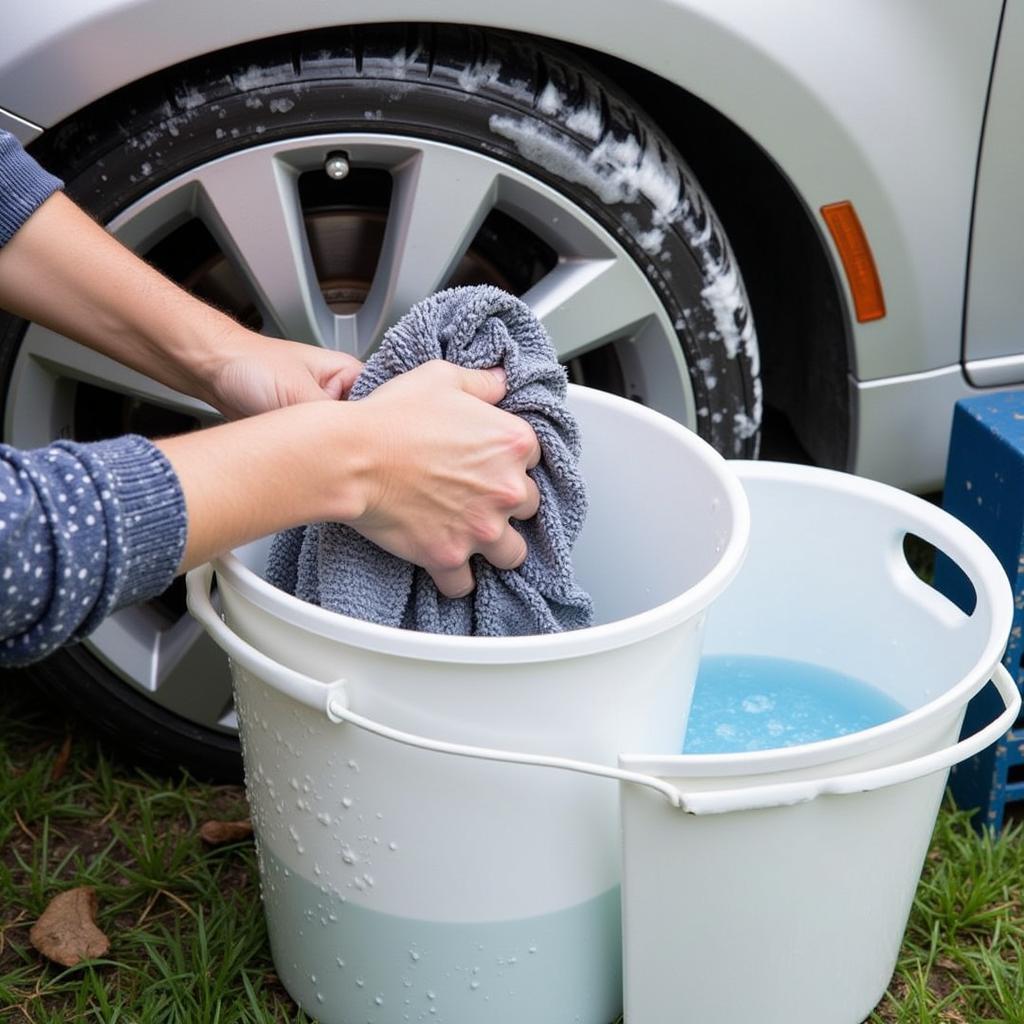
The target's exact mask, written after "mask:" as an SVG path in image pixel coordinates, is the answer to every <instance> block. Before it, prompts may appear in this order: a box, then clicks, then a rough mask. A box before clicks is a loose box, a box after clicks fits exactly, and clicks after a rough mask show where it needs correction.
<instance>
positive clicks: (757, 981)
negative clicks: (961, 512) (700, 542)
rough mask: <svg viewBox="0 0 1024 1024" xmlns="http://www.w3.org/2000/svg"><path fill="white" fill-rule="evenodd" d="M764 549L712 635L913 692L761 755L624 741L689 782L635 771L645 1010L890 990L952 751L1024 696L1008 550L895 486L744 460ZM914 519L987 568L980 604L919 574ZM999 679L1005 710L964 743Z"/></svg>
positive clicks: (813, 1017) (683, 1018)
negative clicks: (847, 729) (1006, 663)
mask: <svg viewBox="0 0 1024 1024" xmlns="http://www.w3.org/2000/svg"><path fill="white" fill-rule="evenodd" d="M732 465H733V466H734V467H735V468H736V470H737V473H738V474H739V476H740V479H741V480H742V481H743V484H744V487H745V488H746V491H747V494H748V497H749V498H750V503H751V522H752V529H751V542H750V552H749V554H748V557H747V560H746V562H745V564H744V567H743V569H742V571H741V573H740V575H739V576H738V578H737V579H736V581H735V582H734V583H733V584H732V586H731V587H730V588H729V590H728V591H727V592H726V593H725V594H723V595H722V598H721V599H720V601H719V602H717V603H716V607H715V615H714V616H713V617H712V619H711V622H710V624H709V629H708V632H707V636H706V638H705V653H706V654H733V655H737V654H738V655H762V656H767V657H775V658H795V659H798V660H801V661H805V662H810V663H812V664H817V665H819V666H821V667H823V668H826V669H831V670H835V671H838V672H842V673H844V674H846V675H849V676H853V677H855V678H858V679H861V680H864V681H865V682H868V683H870V684H871V685H873V686H875V687H877V688H878V689H880V690H881V691H883V692H884V693H885V694H887V695H888V696H890V697H892V698H894V699H895V700H896V701H897V702H899V703H900V704H901V705H903V706H904V707H906V708H907V709H908V710H907V712H906V713H905V714H903V715H901V716H899V717H898V718H895V719H893V720H892V721H890V722H887V723H885V724H883V725H880V726H877V727H875V728H873V729H866V730H863V731H861V732H855V733H852V734H850V735H847V736H842V737H839V738H837V739H832V740H827V741H823V742H819V743H811V744H806V745H803V746H795V747H790V748H779V749H774V750H764V751H757V752H751V753H738V754H711V755H694V756H686V755H685V754H682V755H675V756H665V757H656V756H655V757H652V756H649V755H639V756H624V757H622V758H621V759H620V763H621V764H622V765H623V767H625V768H627V769H629V770H631V771H634V772H644V773H649V774H651V775H653V776H655V777H657V778H658V779H659V781H660V782H661V783H662V784H663V785H667V786H671V787H675V788H676V789H677V790H678V791H679V792H678V793H677V796H678V798H679V799H680V801H681V803H682V806H683V808H685V810H687V811H689V812H690V813H680V811H679V809H677V808H676V807H673V806H671V805H670V804H669V803H668V802H667V801H666V800H665V799H663V798H662V797H661V796H660V795H658V794H657V793H655V792H652V791H651V789H650V788H647V787H641V786H636V785H628V784H627V785H624V786H623V787H622V807H623V833H624V846H623V850H624V868H623V879H624V881H623V907H624V910H623V914H624V918H623V930H624V937H625V978H626V999H625V1003H626V1019H627V1021H628V1022H629V1024H753V1022H755V1021H756V1022H757V1024H860V1022H861V1021H863V1020H864V1019H865V1018H866V1017H867V1016H868V1015H869V1014H870V1012H871V1010H872V1008H873V1007H874V1006H875V1004H876V1003H877V1002H878V1000H879V999H880V998H881V997H882V995H883V994H884V993H885V990H886V988H887V986H888V984H889V980H890V978H891V976H892V973H893V968H894V966H895V964H896V958H897V955H898V953H899V949H900V943H901V940H902V937H903V932H904V929H905V927H906V924H907V919H908V917H909V914H910V908H911V904H912V901H913V897H914V892H915V889H916V887H917V882H918V878H919V876H920V873H921V867H922V864H923V863H924V858H925V855H926V853H927V850H928V843H929V840H930V837H931V834H932V829H933V827H934V824H935V818H936V815H937V812H938V809H939V804H940V801H941V799H942V793H943V789H944V786H945V781H946V775H947V772H948V769H949V768H950V766H951V765H953V764H955V763H958V762H959V761H961V760H964V759H966V758H967V757H969V756H971V755H972V754H974V753H976V752H977V751H979V750H981V749H983V748H984V747H986V746H988V745H989V744H991V743H993V742H995V741H996V739H997V738H998V737H1000V736H1002V735H1003V734H1004V733H1005V732H1006V730H1007V729H1008V728H1009V727H1010V726H1011V725H1012V723H1013V722H1014V721H1015V720H1016V717H1017V713H1018V709H1019V707H1020V697H1019V695H1018V693H1017V690H1016V687H1015V685H1014V683H1013V680H1012V679H1011V678H1010V676H1009V674H1008V673H1007V672H1006V671H1005V669H1003V668H1002V666H1001V665H1000V663H999V659H1000V658H1001V656H1002V653H1003V648H1004V646H1005V644H1006V640H1007V636H1008V634H1009V630H1010V623H1011V620H1012V616H1013V601H1012V597H1011V594H1010V588H1009V585H1008V583H1007V580H1006V576H1005V574H1004V572H1003V570H1002V567H1001V566H1000V564H999V562H998V561H997V560H996V557H995V555H993V554H992V552H991V551H989V550H988V548H987V547H986V546H985V545H984V544H983V543H982V541H981V540H979V539H978V537H976V536H975V535H974V534H973V533H972V532H971V531H970V530H968V529H967V528H966V527H965V526H963V525H962V524H961V523H959V522H957V520H955V519H953V518H952V516H950V515H948V514H947V513H945V512H943V511H941V510H940V509H937V508H934V507H933V506H931V505H929V504H928V503H927V502H925V501H922V500H921V499H919V498H915V497H913V496H912V495H908V494H905V493H903V492H901V491H897V490H895V489H894V488H892V487H886V486H884V485H883V484H878V483H874V482H873V481H870V480H863V479H859V478H857V477H852V476H848V475H845V474H841V473H835V472H830V471H828V470H823V469H813V468H810V467H805V466H787V465H781V464H772V463H733V464H732ZM907 533H911V534H914V535H917V536H918V537H921V538H923V539H924V540H926V541H928V542H929V543H931V544H933V545H935V546H936V547H937V548H939V549H940V550H942V551H944V552H945V554H947V555H948V556H950V557H951V558H952V560H953V561H954V562H955V563H956V564H958V565H959V566H960V568H961V569H962V570H963V571H964V572H965V574H966V576H967V578H968V579H969V580H970V581H971V584H972V585H973V587H974V592H975V595H976V599H977V601H976V606H975V608H974V610H973V612H972V613H971V614H970V615H967V614H964V612H962V611H960V610H959V609H958V608H956V607H955V606H954V605H953V604H951V603H950V602H949V601H947V600H946V599H945V598H944V597H943V596H941V595H940V594H938V593H937V592H936V591H934V590H933V589H931V588H930V587H929V586H928V585H927V584H925V583H923V582H922V581H921V580H919V579H918V578H917V577H916V576H915V575H914V573H913V572H912V571H911V569H910V566H909V565H908V564H907V560H906V558H905V557H904V554H903V541H904V538H905V536H906V535H907ZM989 679H993V681H994V682H995V684H996V686H997V688H998V689H999V692H1000V696H1001V697H1002V699H1003V702H1004V704H1005V705H1006V710H1005V711H1004V712H1003V714H1002V715H1001V716H1000V717H999V718H998V719H997V720H996V721H994V722H991V723H989V724H988V725H987V726H986V728H985V729H983V730H982V732H980V733H979V734H977V735H974V736H971V737H968V738H965V739H964V740H963V741H961V742H959V743H958V742H957V737H958V736H959V734H960V726H961V723H962V721H963V717H964V710H965V708H966V706H967V702H968V701H969V700H970V698H971V697H972V696H973V695H974V694H975V693H977V692H978V690H980V689H981V688H982V687H983V686H984V685H985V684H986V683H987V682H988V680H989Z"/></svg>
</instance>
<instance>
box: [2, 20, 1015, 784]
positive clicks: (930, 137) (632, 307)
mask: <svg viewBox="0 0 1024 1024" xmlns="http://www.w3.org/2000/svg"><path fill="white" fill-rule="evenodd" d="M1022 48H1024V12H1022V11H1021V9H1020V7H1018V6H1015V5H1007V6H1006V8H1005V10H1004V5H1003V3H1002V2H1000V0H975V2H973V3H971V4H963V3H958V2H956V0H901V2H900V3H882V2H869V0H864V2H862V3H859V4H851V5H842V6H841V7H836V6H835V5H832V4H823V3H814V2H812V0H789V2H783V0H775V2H770V3H763V2H755V0H746V2H736V3H732V4H720V3H716V2H714V0H634V2H633V3H631V4H629V5H626V4H610V3H605V4H600V5H594V4H589V3H584V2H582V0H562V2H561V3H558V4H552V3H539V2H534V0H524V2H523V3H520V4H516V5H506V4H501V5H499V4H480V3H474V4H470V3H467V2H465V0H438V2H437V3H434V4H431V5H423V4H419V3H412V2H409V0H378V2H376V3H375V4H374V5H373V6H372V8H370V7H367V6H366V5H357V4H355V3H352V2H350V0H337V2H335V3H331V4H323V3H284V2H283V0H281V2H272V0H271V2H265V3H261V4H256V5H254V4H251V3H247V2H243V0H222V2H221V3H217V4H209V3H204V2H202V0H76V2H75V3H73V4H72V3H68V2H61V0H41V3H38V4H35V5H33V6H32V8H31V9H30V10H29V9H25V10H18V11H16V12H11V13H10V14H9V15H8V17H7V18H6V19H5V26H4V32H3V34H2V35H0V127H3V128H5V129H7V130H10V131H12V132H14V134H15V135H17V136H18V137H19V138H20V139H21V140H22V141H23V142H24V143H25V144H26V145H27V147H28V148H29V150H30V151H31V152H32V153H33V154H34V155H35V156H36V157H37V158H38V159H39V160H40V161H41V162H42V163H43V164H44V165H45V166H47V167H48V168H49V169H51V170H52V171H54V172H55V173H57V174H59V175H61V176H62V177H63V179H64V180H65V182H66V188H67V191H68V193H69V194H70V195H71V196H73V197H74V198H75V199H76V200H77V201H78V202H79V203H80V204H81V205H82V206H83V207H85V208H86V209H87V210H88V211H89V212H90V213H91V214H92V215H93V216H95V217H96V218H97V219H98V220H99V221H100V222H102V223H103V224H105V225H107V226H108V227H109V229H110V230H111V231H112V232H114V233H115V234H116V235H117V236H118V237H120V238H121V239H122V240H123V241H124V242H125V243H126V244H127V245H129V246H130V247H132V248H133V249H134V250H135V251H136V252H138V253H140V254H141V255H143V256H144V257H145V258H146V259H148V260H149V261H151V262H152V263H153V264H155V265H156V266H158V267H159V268H161V269H162V270H163V271H164V272H165V273H167V274H168V275H170V276H171V277H173V278H174V279H176V280H177V281H179V282H181V283H182V284H183V285H184V286H185V287H187V288H189V289H191V290H193V291H194V292H195V293H197V294H198V295H201V296H202V297H204V298H206V299H208V300H209V301H211V302H214V303H216V304H217V305H219V306H221V307H223V308H225V309H227V310H229V311H231V312H232V313H233V314H234V315H235V316H237V317H238V318H239V319H240V320H241V321H242V322H244V323H246V324H248V325H251V326H253V327H255V328H257V329H260V330H262V331H264V332H265V333H267V334H271V335H277V336H281V337H289V338H296V339H301V340H303V341H306V342H309V343H311V344H320V345H328V346H335V347H338V348H342V349H344V350H346V351H349V352H352V353H354V354H356V355H357V356H359V357H365V356H366V355H367V354H369V353H370V352H372V351H373V349H374V347H375V345H376V344H377V343H378V342H379V340H380V337H381V335H382V333H383V331H384V330H385V329H386V328H387V327H388V326H389V325H390V324H391V323H393V322H394V321H395V320H396V319H397V317H398V316H399V315H400V314H401V313H402V312H403V311H404V310H405V309H406V308H408V306H410V305H411V304H412V303H413V302H415V301H416V300H417V299H419V298H422V297H423V296H425V295H427V294H428V293H430V292H431V291H433V290H435V289H437V288H440V287H442V286H444V285H446V284H458V283H473V282H490V283H493V284H497V285H499V286H501V287H503V288H506V289H508V290H509V291H512V292H514V293H516V294H518V295H521V296H522V297H523V298H524V299H525V300H526V301H527V302H528V303H530V304H531V306H532V307H533V309H534V310H535V311H536V313H537V314H538V316H539V317H540V318H541V320H542V321H543V322H544V323H545V325H546V326H547V327H548V329H549V331H550V333H551V335H552V338H553V339H554V342H555V345H556V347H557V349H558V351H559V354H560V356H561V358H562V359H563V360H564V362H565V364H566V365H567V367H568V370H569V374H570V376H571V379H573V380H574V381H577V382H580V383H583V384H587V385H591V386H594V387H599V388H604V389H607V390H610V391H613V392H616V393H618V394H621V395H626V396H628V397H630V398H632V399H634V400H636V401H638V402H643V403H645V404H647V405H649V406H650V407H652V408H655V409H658V410H660V411H662V412H664V413H667V414H668V415H670V416H673V417H675V418H676V419H678V420H680V421H681V422H683V423H685V424H687V425H688V426H690V427H692V428H693V429H695V430H697V431H698V432H699V433H700V434H701V435H702V436H703V437H705V438H706V439H707V440H708V441H710V442H711V443H712V444H713V445H715V447H717V448H718V449H719V450H720V451H722V452H723V453H724V454H726V455H727V456H729V457H741V458H751V457H755V456H756V455H757V454H758V452H759V449H760V453H761V454H762V456H765V455H767V456H770V457H784V458H796V459H801V460H804V461H809V462H813V463H816V464H818V465H822V466H828V467H833V468H839V469H844V470H849V471H851V472H854V473H859V474H863V475H866V476H870V477H874V478H877V479H880V480H884V481H887V482H890V483H894V484H896V485H898V486H901V487H905V488H909V489H912V490H915V491H918V492H924V491H929V490H934V489H936V488H937V487H939V486H940V485H941V481H942V476H943V467H944V460H945V451H946V445H947V442H948V437H949V429H950V420H951V413H952V406H953V403H954V402H955V401H956V400H957V399H959V398H961V397H963V396H966V395H970V394H974V393H976V392H977V391H978V390H979V389H982V388H1007V387H1014V386H1017V385H1019V384H1020V383H1021V382H1022V381H1024V344H1022V343H1021V341H1020V339H1019V332H1018V331H1017V330H1016V327H1017V325H1018V324H1019V323H1021V322H1022V316H1021V314H1022V312H1024V309H1022V307H1024V288H1021V287H1020V285H1019V284H1018V282H1017V281H1016V277H1017V274H1018V268H1020V267H1021V266H1024V260H1022V256H1024V251H1022V250H1024V231H1022V227H1024V225H1022V223H1021V222H1022V219H1024V212H1022V206H1021V204H1020V203H1019V202H1017V182H1018V181H1019V180H1020V177H1021V171H1022V169H1024V147H1022V146H1021V145H1020V143H1019V141H1018V140H1019V133H1018V131H1017V129H1016V122H1015V114H1016V100H1017V97H1018V95H1019V93H1020V88H1021V81H1022V74H1024V71H1022V69H1024V60H1022V59H1021V50H1022ZM755 325H756V327H755ZM0 403H2V408H3V440H4V441H6V442H8V443H11V444H14V445H18V446H21V447H33V446H36V445H40V444H45V443H46V442H48V441H49V440H50V439H52V438H54V437H58V436H59V437H74V438H78V439H97V438H101V437H104V436H109V435H111V434H115V433H123V432H125V431H136V432H140V433H145V434H161V433H163V434H166V433H168V432H173V431H180V430H188V429H192V428H194V427H196V426H201V425H204V424H207V423H210V422H213V421H214V420H215V415H214V413H213V410H211V409H210V408H208V407H205V406H203V405H202V404H201V403H199V402H197V401H195V400H193V399H190V398H187V397H185V396H182V395H179V394H176V393H174V392H173V391H170V390H168V389H167V388H164V387H162V386H159V385H157V384H155V383H154V382H152V381H150V380H148V379H146V378H144V377H141V376H140V375H138V374H136V373H134V372H132V371H129V370H126V369H124V368H123V367H120V366H118V365H116V364H114V363H112V362H111V361H109V360H107V359H106V358H104V357H101V356H99V355H97V354H95V353H93V352H91V351H89V350H86V349H84V348H82V347H81V346H79V345H77V344H75V343H73V342H71V341H69V340H68V339H66V338H63V337H60V336H58V335H56V334H54V333H53V332H51V331H48V330H46V329H45V328H43V327H40V326H38V325H29V324H26V323H24V322H23V321H19V320H17V319H15V318H13V317H3V318H2V319H0ZM683 515H684V514H683V512H682V511H681V524H682V523H683ZM37 671H38V674H39V676H40V678H41V679H43V680H44V682H46V684H47V685H49V686H51V687H53V688H55V689H56V690H57V691H58V692H59V694H60V696H61V699H63V700H66V701H67V702H68V704H69V705H70V706H72V707H74V708H77V709H78V710H79V712H80V713H82V714H83V715H85V716H86V717H89V718H91V719H92V720H94V721H96V722H98V723H99V724H100V726H101V727H102V728H105V729H107V730H108V731H109V732H110V733H111V734H112V735H114V736H116V737H118V738H119V739H121V740H124V739H126V738H127V739H129V740H130V742H132V743H133V744H134V745H135V746H136V748H137V749H138V751H139V752H140V753H141V754H142V755H143V756H147V757H150V758H155V759H159V760H160V761H161V762H163V763H178V764H182V765H185V766H187V767H189V768H191V769H192V770H193V771H196V772H199V773H201V774H206V775H225V774H232V773H234V772H237V770H238V763H239V762H238V753H237V738H236V733H235V719H234V712H233V710H232V703H231V692H230V683H229V677H228V673H227V669H226V666H225V664H224V661H223V658H222V657H221V656H220V655H219V653H218V652H217V651H216V650H215V649H214V647H213V646H212V644H211V643H210V642H209V641H208V640H206V639H205V638H204V637H203V636H202V634H201V630H200V629H199V627H198V626H197V625H196V624H195V623H194V622H193V621H192V620H191V619H190V618H189V616H188V615H187V613H186V611H185V606H184V599H183V586H182V585H181V583H180V581H179V582H178V583H176V584H175V585H174V586H172V587H171V588H170V589H169V590H168V591H167V592H166V593H165V594H163V595H162V596H161V597H159V598H157V599H156V600H154V601H150V602H148V603H146V604H144V605H140V606H137V607H133V608H128V609H124V610H123V611H121V612H119V613H117V614H116V615H114V616H112V617H111V618H110V619H109V620H108V621H107V622H105V623H104V624H103V625H102V626H101V627H100V628H99V629H98V630H97V631H96V632H95V633H94V634H93V635H92V637H91V638H90V639H89V640H87V641H86V642H84V643H82V644H80V645H78V646H76V647H73V648H71V649H68V650H65V651H62V652H60V653H58V654H57V655H55V656H54V657H53V658H51V659H49V660H48V661H47V662H46V663H44V664H43V665H42V666H40V667H39V669H38V670H37Z"/></svg>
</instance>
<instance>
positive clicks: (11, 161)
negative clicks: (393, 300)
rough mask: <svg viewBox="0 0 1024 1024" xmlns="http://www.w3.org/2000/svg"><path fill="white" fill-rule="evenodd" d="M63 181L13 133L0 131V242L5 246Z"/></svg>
mask: <svg viewBox="0 0 1024 1024" xmlns="http://www.w3.org/2000/svg"><path fill="white" fill-rule="evenodd" d="M62 184H63V183H62V182H61V180H60V178H55V177H54V176H53V175H52V174H49V173H47V172H46V171H44V170H43V169H42V167H40V166H39V164H37V163H36V162H35V160H33V159H32V157H30V156H29V155H28V153H26V152H25V150H23V149H22V148H21V145H20V143H19V142H18V140H17V139H16V138H15V137H14V136H13V135H11V133H10V132H5V131H3V130H0V245H6V244H7V243H8V242H9V241H10V240H11V238H12V237H13V236H14V233H15V232H16V231H17V230H18V228H20V227H21V225H22V224H24V223H25V221H27V220H28V219H29V217H31V216H32V214H33V213H35V211H36V209H37V208H38V207H39V206H41V205H42V204H43V203H44V202H45V201H46V200H47V199H49V198H50V196H51V195H53V193H54V192H56V191H57V189H59V188H61V186H62Z"/></svg>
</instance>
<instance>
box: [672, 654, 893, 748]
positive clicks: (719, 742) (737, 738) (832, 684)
mask: <svg viewBox="0 0 1024 1024" xmlns="http://www.w3.org/2000/svg"><path fill="white" fill-rule="evenodd" d="M906 710H907V709H906V708H905V707H903V706H902V705H901V704H899V703H898V702H897V701H895V700H893V699H892V697H890V696H889V695H888V694H885V693H882V691H881V690H878V689H877V688H876V687H874V686H871V685H869V684H868V683H865V682H863V681H861V680H860V679H854V678H853V677H852V676H847V675H844V674H843V673H841V672H835V671H833V670H832V669H827V668H822V667H821V666H819V665H811V664H808V663H807V662H803V661H792V660H790V659H788V658H767V657H761V656H758V655H731V654H721V655H713V656H709V657H705V658H703V659H702V660H701V663H700V671H699V672H698V674H697V684H696V687H695V689H694V694H693V705H692V707H691V709H690V718H689V722H688V724H687V729H686V739H685V740H684V741H683V752H684V753H686V754H737V753H743V752H744V751H749V750H767V749H770V748H772V747H793V746H796V745H798V744H801V743H816V742H817V741H819V740H830V739H834V738H835V737H837V736H845V735H846V734H847V733H851V732H859V731H860V730H862V729H870V728H871V727H872V726H875V725H881V724H882V723H883V722H888V721H890V720H891V719H893V718H896V717H898V716H899V715H902V714H904V713H905V712H906Z"/></svg>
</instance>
